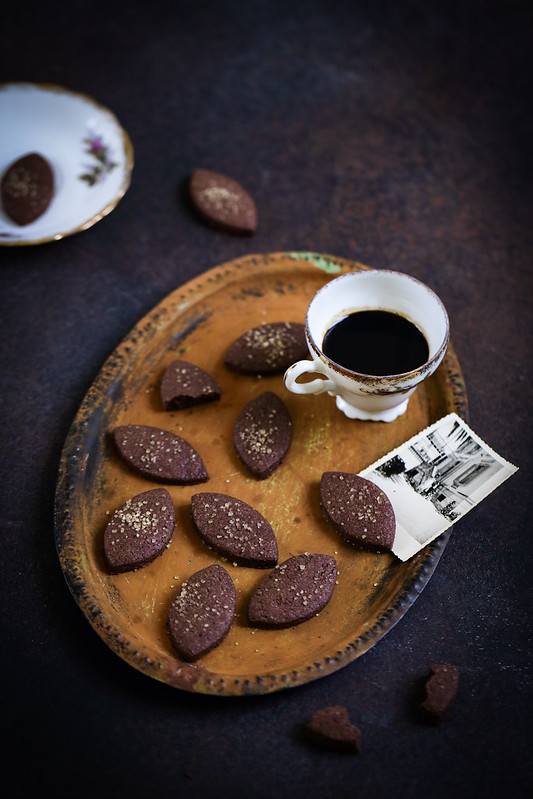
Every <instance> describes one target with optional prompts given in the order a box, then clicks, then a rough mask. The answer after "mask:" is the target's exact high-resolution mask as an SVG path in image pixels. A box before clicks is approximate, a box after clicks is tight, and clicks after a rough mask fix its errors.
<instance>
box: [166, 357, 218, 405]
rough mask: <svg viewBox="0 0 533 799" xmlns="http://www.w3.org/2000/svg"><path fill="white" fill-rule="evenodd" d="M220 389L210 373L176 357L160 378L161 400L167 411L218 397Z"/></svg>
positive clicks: (199, 403)
mask: <svg viewBox="0 0 533 799" xmlns="http://www.w3.org/2000/svg"><path fill="white" fill-rule="evenodd" d="M221 393H222V391H221V388H220V386H219V384H218V383H217V381H216V380H215V379H214V377H211V375H210V374H209V373H208V372H206V371H205V370H204V369H202V368H201V367H200V366H196V364H193V363H189V362H188V361H182V360H180V359H176V360H175V361H172V363H169V365H168V366H167V368H166V369H165V371H164V373H163V377H162V379H161V387H160V394H161V402H162V403H163V407H164V408H165V410H167V411H177V410H182V409H183V408H190V407H191V406H193V405H202V404H203V403H205V402H213V401H214V400H217V399H220V395H221Z"/></svg>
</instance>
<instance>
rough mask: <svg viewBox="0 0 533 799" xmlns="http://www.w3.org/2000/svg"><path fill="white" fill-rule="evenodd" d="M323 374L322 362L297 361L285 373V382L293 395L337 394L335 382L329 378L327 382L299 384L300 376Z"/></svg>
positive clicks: (315, 381) (316, 381)
mask: <svg viewBox="0 0 533 799" xmlns="http://www.w3.org/2000/svg"><path fill="white" fill-rule="evenodd" d="M306 372H307V373H309V374H313V373H317V374H323V375H325V374H326V373H325V371H324V368H323V367H322V364H321V363H320V361H297V362H296V363H293V365H292V366H289V368H288V369H287V371H286V372H285V376H284V378H283V379H284V381H285V387H286V388H288V389H289V391H292V393H293V394H323V393H324V391H329V392H331V393H332V394H336V393H337V387H336V385H335V383H334V382H333V380H330V378H329V377H328V378H327V379H326V380H311V382H309V383H297V382H296V381H297V379H298V378H299V377H300V375H303V374H305V373H306Z"/></svg>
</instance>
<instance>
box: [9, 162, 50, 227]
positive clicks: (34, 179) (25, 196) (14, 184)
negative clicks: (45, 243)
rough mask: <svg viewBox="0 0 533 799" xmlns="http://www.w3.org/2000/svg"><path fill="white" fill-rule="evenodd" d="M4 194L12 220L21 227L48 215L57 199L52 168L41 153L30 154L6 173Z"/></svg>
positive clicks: (14, 163) (15, 163)
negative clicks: (43, 215)
mask: <svg viewBox="0 0 533 799" xmlns="http://www.w3.org/2000/svg"><path fill="white" fill-rule="evenodd" d="M0 191H1V196H2V205H3V207H4V211H5V212H6V214H7V215H8V217H9V218H10V219H11V220H12V221H13V222H15V223H16V224H17V225H21V226H24V225H29V224H30V223H31V222H34V221H35V220H36V219H38V218H39V217H40V216H41V215H42V214H44V212H45V211H46V209H47V208H48V206H49V205H50V202H51V200H52V197H53V196H54V173H53V172H52V167H51V166H50V164H49V163H48V161H47V160H46V158H43V156H42V155H39V153H28V155H24V156H23V157H22V158H19V159H18V160H17V161H14V162H13V163H12V164H11V165H10V166H9V167H8V168H7V170H6V171H5V172H4V175H3V177H2V182H1V184H0Z"/></svg>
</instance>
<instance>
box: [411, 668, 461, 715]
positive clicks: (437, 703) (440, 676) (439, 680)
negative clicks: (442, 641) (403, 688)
mask: <svg viewBox="0 0 533 799" xmlns="http://www.w3.org/2000/svg"><path fill="white" fill-rule="evenodd" d="M458 687H459V667H458V666H453V665H451V664H450V663H445V664H434V665H433V666H431V667H430V669H429V675H428V677H427V679H426V684H425V694H426V695H425V699H424V701H423V702H422V703H421V705H420V714H421V717H422V719H423V720H424V721H426V722H427V723H428V724H439V722H441V721H442V719H443V718H444V716H445V715H446V714H447V713H448V711H449V709H450V707H451V706H452V704H453V702H454V701H455V697H456V695H457V689H458Z"/></svg>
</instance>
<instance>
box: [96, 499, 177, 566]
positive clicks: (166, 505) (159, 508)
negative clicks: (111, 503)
mask: <svg viewBox="0 0 533 799" xmlns="http://www.w3.org/2000/svg"><path fill="white" fill-rule="evenodd" d="M175 523H176V518H175V511H174V505H173V503H172V497H171V496H170V494H169V493H168V491H167V490H166V488H152V489H150V490H149V491H143V492H142V493H141V494H137V495H136V496H134V497H132V498H131V499H128V501H127V502H125V503H124V504H123V505H122V506H121V507H120V508H118V509H117V510H116V511H115V512H114V513H113V516H112V517H111V519H110V521H109V523H108V525H107V527H106V529H105V532H104V555H105V560H106V564H107V567H108V569H109V571H110V572H112V573H113V574H119V573H120V572H126V571H132V570H135V569H140V568H142V567H143V566H146V565H147V564H148V563H151V562H152V561H153V560H155V559H156V558H157V557H159V555H161V553H162V552H163V551H164V550H165V548H166V547H167V545H168V544H169V543H170V539H171V538H172V533H173V531H174V526H175Z"/></svg>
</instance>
